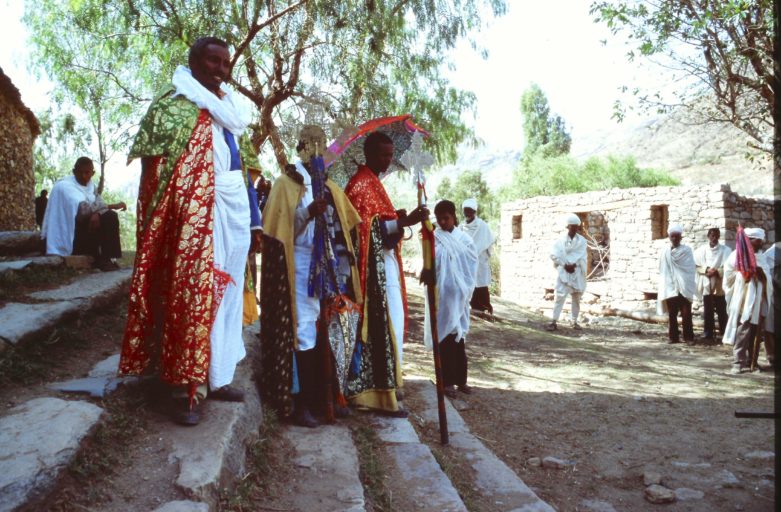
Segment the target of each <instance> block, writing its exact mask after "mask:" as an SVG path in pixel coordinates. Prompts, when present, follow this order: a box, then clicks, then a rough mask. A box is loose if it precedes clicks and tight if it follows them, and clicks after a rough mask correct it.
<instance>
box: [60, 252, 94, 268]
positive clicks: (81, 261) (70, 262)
mask: <svg viewBox="0 0 781 512" xmlns="http://www.w3.org/2000/svg"><path fill="white" fill-rule="evenodd" d="M63 259H64V260H65V266H66V267H68V268H80V269H90V268H92V256H82V255H76V256H63Z"/></svg>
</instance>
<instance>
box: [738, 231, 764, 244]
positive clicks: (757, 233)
mask: <svg viewBox="0 0 781 512" xmlns="http://www.w3.org/2000/svg"><path fill="white" fill-rule="evenodd" d="M743 232H744V233H746V236H747V237H749V238H756V239H757V240H762V241H763V242H764V241H765V230H764V229H762V228H745V229H744V230H743Z"/></svg>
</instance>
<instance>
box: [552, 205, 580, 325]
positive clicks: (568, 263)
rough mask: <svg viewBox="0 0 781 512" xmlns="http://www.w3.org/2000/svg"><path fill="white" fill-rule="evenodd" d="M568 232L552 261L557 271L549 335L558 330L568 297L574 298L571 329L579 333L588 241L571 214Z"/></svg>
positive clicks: (571, 310)
mask: <svg viewBox="0 0 781 512" xmlns="http://www.w3.org/2000/svg"><path fill="white" fill-rule="evenodd" d="M566 222H567V232H566V233H564V235H562V236H561V238H559V239H558V240H556V241H555V242H554V243H553V248H552V249H551V255H550V257H551V259H552V260H553V266H554V267H555V268H556V272H557V274H558V276H557V277H556V285H555V288H554V290H555V295H554V306H553V321H552V322H551V323H550V324H549V325H548V326H547V327H546V329H547V330H549V331H555V330H556V329H557V322H558V321H559V316H560V315H561V310H562V309H563V308H564V301H566V300H567V295H571V296H572V306H571V307H570V319H571V321H572V328H573V329H577V330H580V329H581V327H580V324H578V315H579V314H580V298H581V296H582V295H583V292H584V291H586V266H587V265H588V255H587V253H586V239H585V238H583V237H582V236H581V235H580V234H578V229H580V217H578V216H577V215H576V214H574V213H570V214H569V215H567V218H566Z"/></svg>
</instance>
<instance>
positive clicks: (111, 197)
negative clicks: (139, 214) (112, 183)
mask: <svg viewBox="0 0 781 512" xmlns="http://www.w3.org/2000/svg"><path fill="white" fill-rule="evenodd" d="M101 196H102V197H103V200H104V201H106V204H113V203H119V202H124V203H125V204H126V205H127V207H128V208H127V210H126V211H124V212H123V211H117V217H119V240H120V242H121V244H122V252H132V251H135V250H136V211H135V208H133V206H134V204H135V200H134V199H133V198H131V197H130V196H129V195H128V194H126V193H124V192H118V191H114V190H104V191H103V194H101Z"/></svg>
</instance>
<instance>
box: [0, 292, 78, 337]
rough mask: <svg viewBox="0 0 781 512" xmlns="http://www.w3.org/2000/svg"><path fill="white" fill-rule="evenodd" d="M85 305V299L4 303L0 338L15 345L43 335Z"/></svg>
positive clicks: (0, 310) (1, 312) (0, 313)
mask: <svg viewBox="0 0 781 512" xmlns="http://www.w3.org/2000/svg"><path fill="white" fill-rule="evenodd" d="M86 306H87V301H86V300H75V301H58V302H50V303H44V304H19V303H11V304H6V305H5V306H4V307H3V308H0V339H3V340H5V341H7V342H8V343H10V344H12V345H17V344H19V343H23V342H26V341H28V340H30V339H32V338H35V337H37V336H43V335H45V334H46V333H47V332H49V331H51V330H52V329H53V328H54V327H56V326H57V325H59V324H60V323H62V322H63V321H66V320H69V319H70V318H73V317H75V316H76V315H77V314H78V313H79V312H80V311H81V310H82V309H84V308H85V307H86Z"/></svg>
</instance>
